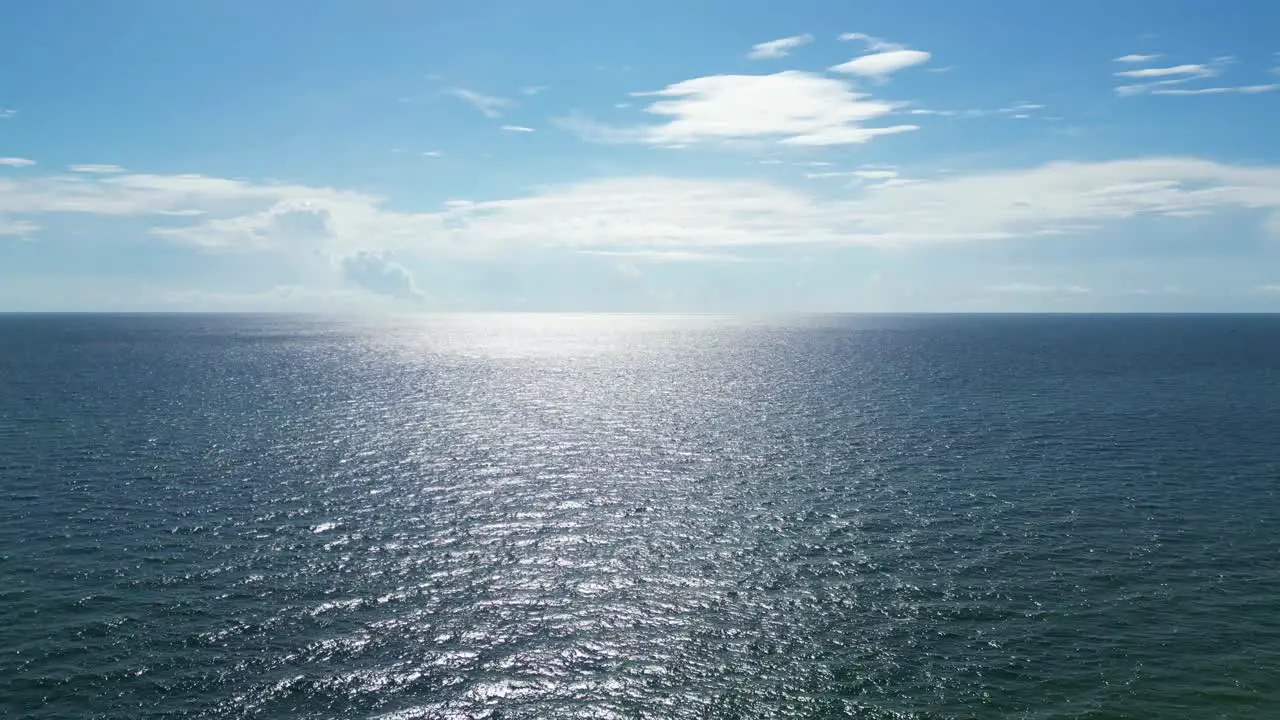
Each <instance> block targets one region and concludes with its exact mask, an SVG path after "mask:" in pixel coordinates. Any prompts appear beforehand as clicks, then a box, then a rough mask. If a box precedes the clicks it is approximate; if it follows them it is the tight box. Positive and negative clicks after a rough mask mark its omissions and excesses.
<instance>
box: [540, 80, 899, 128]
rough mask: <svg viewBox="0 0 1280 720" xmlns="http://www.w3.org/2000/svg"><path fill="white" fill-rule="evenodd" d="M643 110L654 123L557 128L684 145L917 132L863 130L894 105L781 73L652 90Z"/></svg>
mask: <svg viewBox="0 0 1280 720" xmlns="http://www.w3.org/2000/svg"><path fill="white" fill-rule="evenodd" d="M635 95H636V96H639V97H655V98H659V99H658V100H656V101H654V102H652V103H651V104H650V105H648V106H647V107H646V108H645V111H646V112H648V113H650V114H652V115H658V116H661V117H664V118H668V120H667V122H665V123H663V124H661V125H644V126H639V127H630V128H611V127H607V126H603V125H599V124H595V123H591V122H590V121H588V120H585V119H583V118H568V119H562V120H561V121H560V124H561V126H562V127H567V128H568V129H570V130H574V131H576V132H578V133H579V134H580V135H582V136H583V137H585V138H586V139H588V140H595V141H603V142H643V143H650V144H654V145H664V146H675V147H679V146H684V145H689V144H693V143H700V142H707V141H722V142H723V141H742V140H756V141H770V142H778V143H781V144H783V145H847V144H853V143H863V142H867V141H868V140H871V139H872V138H876V137H880V136H883V135H893V134H897V133H902V132H908V131H911V130H916V129H918V126H916V125H904V124H899V125H891V126H880V127H875V126H871V127H869V126H867V125H866V123H868V122H870V121H873V120H876V119H877V118H881V117H883V116H885V115H888V114H890V113H892V112H893V111H894V110H896V109H897V108H898V107H900V104H899V103H893V102H886V101H883V100H875V99H872V98H871V97H870V96H869V95H867V94H865V93H859V92H856V91H855V90H854V88H853V86H851V85H850V84H848V83H847V82H845V81H843V80H838V79H835V78H829V77H825V76H823V75H819V74H816V73H809V72H802V71H799V70H787V71H784V72H779V73H774V74H771V75H710V76H706V77H699V78H693V79H691V80H685V81H682V82H678V83H675V84H672V85H669V86H667V87H666V88H663V89H662V90H657V91H654V92H644V93H635Z"/></svg>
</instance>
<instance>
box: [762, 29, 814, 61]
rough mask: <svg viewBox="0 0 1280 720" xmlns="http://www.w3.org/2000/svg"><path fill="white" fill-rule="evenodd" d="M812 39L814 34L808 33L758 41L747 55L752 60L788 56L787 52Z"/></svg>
mask: <svg viewBox="0 0 1280 720" xmlns="http://www.w3.org/2000/svg"><path fill="white" fill-rule="evenodd" d="M812 41H813V36H812V35H809V34H808V33H806V34H804V35H791V36H790V37H784V38H778V39H777V40H770V41H768V42H762V43H757V44H755V45H752V46H751V52H749V53H747V57H748V58H751V59H752V60H768V59H774V58H780V57H786V56H787V53H789V52H791V51H792V50H794V49H796V48H798V47H800V46H801V45H805V44H807V43H810V42H812Z"/></svg>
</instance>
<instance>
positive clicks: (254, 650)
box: [0, 315, 1280, 720]
mask: <svg viewBox="0 0 1280 720" xmlns="http://www.w3.org/2000/svg"><path fill="white" fill-rule="evenodd" d="M1278 485H1280V318H1278V317H1265V316H1239V317H1229V316H1218V317H1214V316H1190V317H1174V316H1148V317H1125V316H1115V317H1047V316H1017V317H979V316H967V317H826V318H807V319H806V318H797V319H785V320H776V321H748V320H736V319H727V318H706V317H686V318H678V317H636V316H457V317H437V318H431V319H405V320H395V321H381V322H367V321H361V322H356V321H339V320H322V319H315V318H291V317H271V316H258V317H254V316H132V317H128V316H87V315H81V316H0V520H2V523H0V714H4V713H6V712H7V714H8V716H9V717H22V718H88V717H93V718H388V719H390V718H400V719H406V720H407V719H410V718H556V717H582V718H587V717H590V718H601V717H618V718H637V717H646V718H780V717H786V718H824V717H866V718H1123V717H1132V718H1271V717H1276V713H1277V712H1280V494H1278V493H1277V486H1278Z"/></svg>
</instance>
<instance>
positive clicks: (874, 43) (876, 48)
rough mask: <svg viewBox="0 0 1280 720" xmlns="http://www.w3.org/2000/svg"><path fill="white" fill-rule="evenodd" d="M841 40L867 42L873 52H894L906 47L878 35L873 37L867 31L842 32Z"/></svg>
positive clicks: (868, 48) (868, 47)
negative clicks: (882, 38)
mask: <svg viewBox="0 0 1280 720" xmlns="http://www.w3.org/2000/svg"><path fill="white" fill-rule="evenodd" d="M839 40H840V41H841V42H849V41H851V40H860V41H862V42H864V43H866V46H867V50H869V51H871V52H892V51H894V50H904V49H905V48H904V47H903V46H902V45H899V44H898V43H893V42H888V41H886V40H881V39H880V38H878V37H872V36H871V35H867V34H866V33H854V32H847V33H841V34H840V37H839Z"/></svg>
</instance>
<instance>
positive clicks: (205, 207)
mask: <svg viewBox="0 0 1280 720" xmlns="http://www.w3.org/2000/svg"><path fill="white" fill-rule="evenodd" d="M849 172H850V173H852V174H851V175H850V177H856V178H858V179H860V180H863V181H865V182H862V183H857V184H854V185H851V186H849V187H848V189H847V192H846V193H844V194H837V195H834V196H833V195H832V194H831V192H830V191H829V190H827V191H824V192H823V193H821V194H811V193H809V192H806V191H802V190H799V189H794V188H787V187H783V186H780V185H776V184H773V183H769V182H764V181H754V180H693V179H678V178H670V177H660V176H650V177H620V178H614V179H606V180H596V181H589V182H581V183H575V184H570V185H562V186H557V187H548V188H544V189H543V190H541V191H539V192H537V193H534V194H530V195H525V196H518V197H512V198H506V199H498V200H481V201H457V202H452V203H448V204H446V205H444V206H442V207H440V208H439V209H437V210H434V211H430V212H402V211H397V210H393V209H389V208H388V207H387V206H386V204H385V202H384V201H383V199H382V198H379V197H377V196H371V195H366V194H361V193H354V192H347V191H341V190H335V189H331V188H313V187H304V186H295V185H272V184H265V183H262V184H259V183H249V182H244V181H236V180H227V179H220V178H211V177H205V176H190V175H188V176H163V175H136V174H126V175H101V176H97V175H86V176H78V177H66V176H50V177H36V178H32V177H27V176H24V177H14V178H0V217H4V218H6V222H7V223H8V224H9V225H8V226H9V227H10V228H11V233H13V232H18V231H21V232H22V233H29V232H31V231H33V230H34V228H33V227H32V225H34V224H36V223H38V222H39V220H40V219H41V217H42V216H44V215H50V214H64V215H80V216H85V215H92V216H102V217H116V218H126V217H134V218H137V219H138V220H136V221H135V222H141V223H144V224H143V226H142V227H143V228H144V230H143V231H144V232H149V233H150V234H151V235H152V236H153V237H155V238H157V239H159V240H163V241H167V242H171V243H175V244H179V245H185V246H188V247H192V248H194V249H198V250H203V251H218V252H228V251H237V252H257V251H272V252H293V253H298V254H300V255H307V254H311V253H316V252H323V253H325V254H327V255H329V256H332V257H351V256H356V255H358V253H359V252H361V251H366V252H369V253H375V254H376V253H382V255H379V257H382V258H383V259H386V258H389V257H391V256H390V255H389V254H388V253H396V254H397V256H400V255H407V256H424V255H427V256H429V255H433V254H444V255H450V254H459V253H463V254H465V253H480V254H486V253H489V254H493V253H497V254H501V253H503V252H507V251H510V250H512V249H532V248H542V249H544V250H554V249H560V250H573V251H602V252H640V251H660V252H668V253H712V254H715V253H720V252H723V251H724V250H725V249H727V248H734V247H748V246H767V245H779V246H780V245H793V244H797V243H799V244H818V245H850V244H856V245H874V246H893V247H910V246H916V245H928V244H934V243H961V242H975V241H1006V242H1012V241H1019V240H1021V241H1028V242H1029V241H1033V240H1035V239H1036V238H1039V237H1043V236H1052V235H1071V234H1078V233H1089V232H1095V231H1096V230H1097V229H1098V228H1100V227H1104V226H1107V225H1116V224H1120V223H1124V222H1127V221H1130V220H1132V219H1134V218H1138V217H1160V218H1165V219H1166V221H1167V222H1206V221H1207V219H1208V218H1209V216H1212V215H1214V214H1217V213H1232V212H1234V213H1251V214H1255V215H1260V216H1262V218H1261V219H1262V220H1263V221H1264V225H1266V224H1267V221H1268V220H1269V226H1270V227H1271V228H1272V231H1273V232H1276V233H1280V166H1243V165H1231V164H1224V163H1217V162H1213V161H1209V160H1202V159H1196V158H1185V157H1146V158H1133V159H1127V160H1117V161H1112V162H1095V163H1073V162H1068V163H1051V164H1048V165H1041V166H1037V167H1031V168H1022V169H1012V170H1005V171H989V172H982V173H975V174H969V175H955V176H953V175H948V176H943V177H935V178H919V177H917V178H911V179H906V178H902V177H897V176H896V175H895V176H892V177H891V176H890V174H891V172H896V171H894V170H893V169H890V168H871V167H864V168H858V169H856V170H853V171H849ZM161 213H163V214H161ZM148 216H150V217H148ZM16 223H22V224H21V225H19V224H16ZM148 226H149V230H148V229H147V228H148ZM135 227H136V226H135ZM676 257H677V256H671V259H673V260H674V259H676ZM686 259H690V258H686ZM353 262H355V261H353ZM359 263H360V264H359V265H358V268H360V269H362V271H367V272H368V273H369V274H370V277H372V276H374V275H376V276H378V277H381V276H382V274H383V273H382V271H378V270H377V268H376V267H374V266H373V264H372V263H371V262H370V261H369V258H364V259H363V260H360V261H359ZM386 270H387V273H389V274H390V275H392V276H394V275H395V274H396V273H395V271H394V269H393V268H386ZM388 281H389V282H390V281H395V282H396V283H399V282H400V281H398V280H395V278H394V277H391V278H389V280H388Z"/></svg>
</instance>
